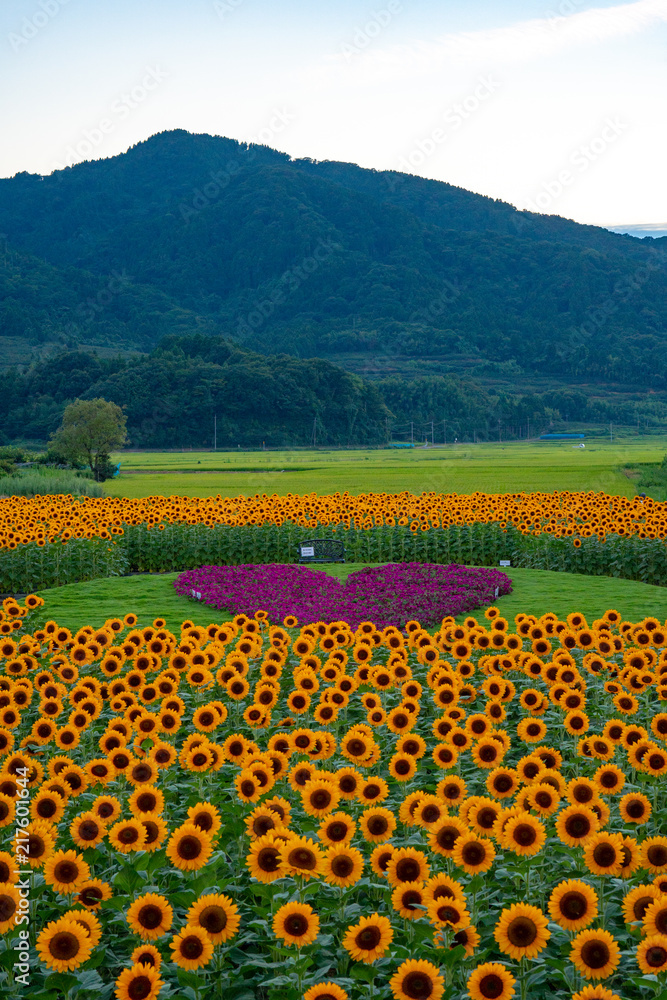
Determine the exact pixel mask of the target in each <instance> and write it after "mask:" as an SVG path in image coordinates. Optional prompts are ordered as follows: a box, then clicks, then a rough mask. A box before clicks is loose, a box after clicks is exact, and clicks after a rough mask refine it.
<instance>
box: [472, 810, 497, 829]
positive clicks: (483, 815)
mask: <svg viewBox="0 0 667 1000" xmlns="http://www.w3.org/2000/svg"><path fill="white" fill-rule="evenodd" d="M497 818H498V813H497V812H496V810H495V809H493V808H492V807H491V806H485V807H484V808H483V809H480V810H479V812H478V813H477V823H478V825H479V826H481V827H482V829H483V830H490V829H491V827H492V826H493V824H494V823H495V821H496V819H497Z"/></svg>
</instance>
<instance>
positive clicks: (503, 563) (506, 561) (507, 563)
mask: <svg viewBox="0 0 667 1000" xmlns="http://www.w3.org/2000/svg"><path fill="white" fill-rule="evenodd" d="M500 565H501V566H511V565H512V563H511V561H510V560H509V559H501V560H500Z"/></svg>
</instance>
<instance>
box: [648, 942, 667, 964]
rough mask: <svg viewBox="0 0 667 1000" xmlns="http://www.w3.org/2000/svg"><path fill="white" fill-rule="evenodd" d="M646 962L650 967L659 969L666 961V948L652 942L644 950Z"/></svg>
mask: <svg viewBox="0 0 667 1000" xmlns="http://www.w3.org/2000/svg"><path fill="white" fill-rule="evenodd" d="M645 958H646V964H647V965H650V966H651V968H652V969H661V968H662V967H663V966H664V965H665V964H666V963H667V948H663V947H662V946H661V945H657V944H654V945H653V946H652V947H651V948H647V950H646V956H645Z"/></svg>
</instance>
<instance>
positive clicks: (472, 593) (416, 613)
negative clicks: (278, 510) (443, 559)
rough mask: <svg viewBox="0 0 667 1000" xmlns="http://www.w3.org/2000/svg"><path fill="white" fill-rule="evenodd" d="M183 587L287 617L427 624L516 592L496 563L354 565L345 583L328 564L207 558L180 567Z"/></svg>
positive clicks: (232, 609)
mask: <svg viewBox="0 0 667 1000" xmlns="http://www.w3.org/2000/svg"><path fill="white" fill-rule="evenodd" d="M174 587H175V588H176V591H177V593H179V594H183V595H184V596H187V597H195V598H196V599H197V600H201V601H203V602H204V603H206V604H210V605H211V607H214V608H218V609H220V610H224V611H227V612H228V613H229V614H230V615H236V614H241V613H243V614H246V615H249V616H252V615H254V614H255V612H256V611H258V610H260V609H262V610H263V611H266V612H267V614H268V617H269V620H270V621H272V622H282V620H283V619H284V618H285V616H286V615H294V616H295V617H296V618H297V619H298V621H299V623H300V624H302V625H304V624H307V623H311V622H317V621H326V622H332V621H345V622H347V623H348V625H350V627H351V628H356V627H357V626H358V625H359V623H360V622H362V621H372V622H374V624H375V625H376V627H377V628H384V627H385V626H387V625H396V626H399V627H400V626H403V625H404V624H405V622H406V621H409V620H410V619H416V620H417V621H419V622H420V624H421V625H422V626H424V627H427V626H428V627H430V626H433V625H438V624H439V623H440V621H441V620H442V619H443V618H444V617H446V616H447V615H452V616H456V615H460V614H463V613H465V612H467V611H472V610H474V609H475V608H479V607H483V606H487V605H489V604H492V603H493V601H494V600H495V599H496V597H498V596H501V595H502V594H509V593H510V591H511V589H512V581H511V580H510V579H509V577H508V576H506V575H505V573H501V572H500V570H497V569H473V568H470V567H468V566H458V565H456V564H455V563H452V564H451V565H449V566H441V565H438V564H435V563H390V564H389V565H386V566H377V567H368V568H367V569H362V570H359V571H358V572H356V573H350V575H349V576H348V578H347V580H346V581H345V583H344V584H342V583H341V582H340V580H338V579H336V577H333V576H330V575H329V574H328V573H325V572H324V571H323V570H315V569H311V568H310V567H308V566H297V565H282V564H269V565H254V564H249V565H243V566H202V567H200V568H199V569H192V570H188V571H187V572H185V573H181V575H180V576H179V577H178V579H177V580H176V581H175V582H174Z"/></svg>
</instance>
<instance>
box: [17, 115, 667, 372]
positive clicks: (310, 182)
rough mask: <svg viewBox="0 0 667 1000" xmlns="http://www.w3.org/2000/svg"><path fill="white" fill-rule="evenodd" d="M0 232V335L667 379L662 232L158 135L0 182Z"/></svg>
mask: <svg viewBox="0 0 667 1000" xmlns="http://www.w3.org/2000/svg"><path fill="white" fill-rule="evenodd" d="M0 230H1V231H2V232H3V233H4V234H5V238H6V241H7V247H8V248H10V249H9V250H8V252H9V253H10V255H11V254H15V255H16V262H15V265H14V270H13V271H12V274H13V277H12V278H11V280H10V281H8V282H5V283H3V284H2V285H0V291H1V293H2V301H0V336H1V335H4V336H8V335H9V336H19V335H21V334H22V335H23V336H26V337H28V338H31V339H32V340H33V341H34V340H35V338H36V337H37V338H38V337H39V336H40V331H42V332H43V331H44V330H48V337H49V338H50V339H55V340H58V339H60V340H61V342H63V343H66V344H69V345H70V346H76V345H78V344H88V343H100V344H102V343H112V344H114V345H117V346H119V347H120V346H124V347H138V348H140V349H142V350H147V349H149V348H151V347H154V346H155V345H156V344H157V343H158V342H159V341H160V339H161V338H162V337H163V336H164V335H165V334H170V335H191V334H194V333H203V334H208V335H210V334H213V333H218V334H222V335H224V336H226V337H227V338H232V339H233V340H235V341H237V342H241V343H243V344H244V345H245V346H246V347H248V348H251V349H253V350H255V351H261V352H264V353H265V354H275V353H280V352H283V353H287V354H292V355H297V356H301V357H313V356H325V357H328V358H329V359H331V360H333V361H337V360H338V361H341V362H342V363H344V364H345V365H347V366H349V367H355V368H356V370H358V371H361V372H362V373H364V372H365V373H366V374H369V375H373V374H377V372H378V371H379V370H382V369H383V366H385V368H386V367H387V366H389V367H392V366H393V367H394V368H396V369H398V370H401V371H404V370H406V366H407V367H408V368H409V364H410V363H411V362H413V361H414V362H417V361H423V359H424V358H429V359H436V360H438V361H439V362H442V364H443V365H444V366H445V367H446V366H447V365H448V364H452V365H454V366H456V365H457V364H460V363H461V362H464V363H465V364H466V365H468V366H469V367H470V368H471V369H472V370H474V369H475V368H476V367H477V368H479V367H480V366H481V367H482V368H484V367H485V366H486V369H488V366H492V367H493V366H494V365H504V366H506V369H508V370H512V371H513V372H515V377H516V379H517V380H520V379H521V378H522V377H523V376H526V377H537V376H549V377H553V378H555V379H566V380H567V379H568V378H575V379H576V378H579V379H585V380H588V381H589V382H594V383H598V384H601V385H604V384H608V383H610V382H614V383H618V384H621V385H626V386H636V387H638V388H641V389H643V388H645V387H646V386H648V385H650V386H651V387H652V388H654V389H664V388H667V350H666V347H667V329H666V327H665V314H666V311H665V306H666V304H667V281H666V273H665V254H664V249H663V248H662V244H663V242H664V241H663V240H646V241H644V240H637V239H634V238H633V237H631V236H628V235H620V234H615V233H612V232H610V231H609V230H607V229H603V228H599V227H595V226H582V225H579V224H577V223H575V222H571V221H569V220H567V219H563V218H560V217H558V216H545V215H537V214H534V213H529V212H519V211H517V210H516V209H515V208H513V207H512V206H511V205H508V204H506V203H504V202H502V201H499V200H493V199H490V198H485V197H482V196H480V195H476V194H473V193H471V192H469V191H465V190H463V189H461V188H457V187H454V186H452V185H449V184H445V183H442V182H439V181H430V180H425V179H423V178H420V177H414V176H411V175H406V174H400V173H398V172H395V171H375V170H366V169H362V168H360V167H358V166H356V165H354V164H349V163H338V162H333V161H324V162H317V161H314V160H310V159H298V160H293V159H290V157H289V156H287V155H286V154H284V153H280V152H277V151H276V150H272V149H270V148H268V147H265V146H256V145H247V144H241V143H237V142H235V141H233V140H231V139H225V138H221V137H216V136H210V135H191V134H190V133H188V132H185V131H182V130H175V131H170V132H163V133H160V134H158V135H155V136H153V137H152V138H151V139H149V140H147V141H145V142H142V143H139V144H138V145H136V146H134V147H132V148H131V149H129V150H128V151H127V152H126V153H123V154H121V155H119V156H115V157H111V158H109V159H107V160H96V161H92V162H87V163H81V164H77V165H76V166H74V167H69V168H66V169H64V170H60V171H56V172H54V173H53V174H51V175H49V176H44V177H42V176H38V175H32V174H27V173H21V174H17V175H16V176H14V177H12V178H8V179H3V180H0ZM114 275H116V276H117V275H122V276H124V277H123V282H122V288H120V289H118V288H117V287H114V288H111V287H109V283H110V282H111V281H112V280H113V278H114ZM116 283H117V284H118V279H117V278H116ZM96 296H97V297H96ZM91 297H92V299H93V301H94V302H95V303H96V305H97V306H99V308H94V309H92V313H93V315H92V316H91V315H90V313H91V308H90V307H89V308H88V315H89V316H90V318H89V320H88V322H87V324H85V325H84V328H83V329H80V328H77V320H76V317H77V315H78V313H80V312H81V310H82V309H83V310H84V311H85V310H86V306H87V303H88V300H89V299H90V298H91ZM79 326H80V324H79ZM68 338H69V339H68ZM508 366H509V367H508ZM512 366H514V367H512Z"/></svg>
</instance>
